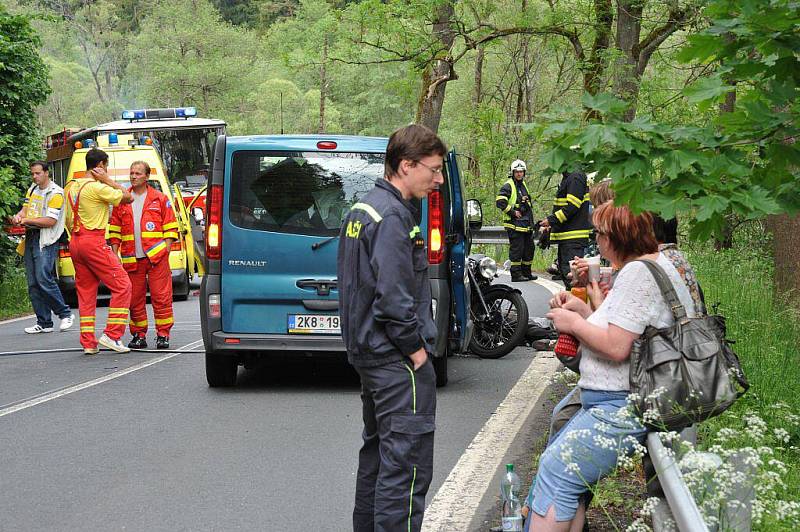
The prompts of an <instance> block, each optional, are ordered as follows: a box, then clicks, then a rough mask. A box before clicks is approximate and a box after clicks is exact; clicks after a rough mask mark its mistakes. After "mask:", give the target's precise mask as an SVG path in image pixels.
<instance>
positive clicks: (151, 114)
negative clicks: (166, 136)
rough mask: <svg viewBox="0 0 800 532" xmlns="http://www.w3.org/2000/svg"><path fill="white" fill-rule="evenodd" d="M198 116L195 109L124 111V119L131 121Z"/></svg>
mask: <svg viewBox="0 0 800 532" xmlns="http://www.w3.org/2000/svg"><path fill="white" fill-rule="evenodd" d="M193 116H197V109H196V108H194V107H167V108H165V109H126V110H125V111H122V119H123V120H130V121H131V122H132V121H134V120H159V119H166V118H190V117H193Z"/></svg>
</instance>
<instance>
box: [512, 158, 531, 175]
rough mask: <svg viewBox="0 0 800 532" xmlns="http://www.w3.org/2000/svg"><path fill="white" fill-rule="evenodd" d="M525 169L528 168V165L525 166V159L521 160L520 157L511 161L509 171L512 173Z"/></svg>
mask: <svg viewBox="0 0 800 532" xmlns="http://www.w3.org/2000/svg"><path fill="white" fill-rule="evenodd" d="M527 169H528V167H527V166H525V161H523V160H522V159H517V160H516V161H514V162H513V163H511V173H512V174H513V173H514V172H515V171H517V170H522V171H523V172H525V171H526V170H527Z"/></svg>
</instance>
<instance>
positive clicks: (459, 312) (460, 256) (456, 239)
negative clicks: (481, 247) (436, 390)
mask: <svg viewBox="0 0 800 532" xmlns="http://www.w3.org/2000/svg"><path fill="white" fill-rule="evenodd" d="M446 164H447V173H448V175H449V177H450V179H449V180H448V182H449V185H450V198H451V205H452V207H451V211H450V212H451V226H450V227H451V229H450V234H449V235H448V238H447V241H448V244H449V245H450V272H451V275H452V278H451V286H452V291H453V303H454V304H453V308H454V314H455V321H456V328H455V330H456V335H455V338H454V340H455V344H456V345H455V346H454V347H455V350H456V351H457V352H459V353H462V352H464V351H465V350H466V348H467V345H468V344H469V340H470V336H471V333H472V321H471V320H470V313H469V306H470V286H469V281H468V279H467V275H466V271H465V269H464V268H465V267H466V257H467V254H468V253H469V242H470V240H469V235H468V234H467V231H468V230H469V225H468V224H467V223H466V217H465V216H466V215H465V209H464V201H465V200H464V184H463V182H462V181H461V172H460V171H459V169H458V163H457V161H456V152H455V150H451V151H450V153H448V154H447V161H446Z"/></svg>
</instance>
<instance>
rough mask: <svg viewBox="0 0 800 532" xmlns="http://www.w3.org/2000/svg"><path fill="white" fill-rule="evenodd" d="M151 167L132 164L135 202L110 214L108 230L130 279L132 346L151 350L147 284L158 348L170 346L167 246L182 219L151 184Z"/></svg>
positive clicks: (174, 235)
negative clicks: (148, 333) (148, 182)
mask: <svg viewBox="0 0 800 532" xmlns="http://www.w3.org/2000/svg"><path fill="white" fill-rule="evenodd" d="M150 171H151V170H150V165H149V164H147V163H146V162H144V161H136V162H134V163H133V164H131V174H130V177H131V188H130V193H131V195H132V196H133V203H131V204H129V205H120V206H119V207H117V208H116V209H114V211H113V212H112V213H111V223H110V225H109V228H108V232H109V238H110V241H111V249H113V250H114V252H115V253H116V252H117V250H120V255H121V257H122V267H123V268H125V271H127V272H128V275H129V276H130V279H131V285H132V290H133V291H132V293H131V321H130V328H131V334H132V335H133V339H132V340H131V341H130V343H129V344H128V347H130V348H131V349H146V348H147V339H146V335H147V309H146V307H145V302H146V299H147V288H148V286H149V287H150V301H151V302H152V303H153V316H154V317H155V321H156V348H158V349H168V348H169V331H170V329H172V324H173V321H174V320H173V318H172V270H170V268H169V250H170V246H172V243H173V242H174V241H175V240H177V239H178V222H177V221H176V220H175V211H174V210H172V204H171V203H170V201H169V199H168V198H167V196H165V195H164V194H163V193H161V192H159V191H158V190H156V189H154V188H153V187H151V186H149V185H148V184H147V180H148V179H149V178H150Z"/></svg>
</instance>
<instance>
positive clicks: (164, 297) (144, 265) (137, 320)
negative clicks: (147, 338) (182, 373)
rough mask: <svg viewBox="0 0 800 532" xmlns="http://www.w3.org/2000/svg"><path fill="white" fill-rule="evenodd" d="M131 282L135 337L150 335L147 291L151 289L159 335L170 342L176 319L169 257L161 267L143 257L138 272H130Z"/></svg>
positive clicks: (137, 262)
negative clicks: (173, 308) (173, 309)
mask: <svg viewBox="0 0 800 532" xmlns="http://www.w3.org/2000/svg"><path fill="white" fill-rule="evenodd" d="M128 275H129V276H130V278H131V286H132V294H131V334H136V333H140V334H145V333H147V309H146V308H145V300H146V298H147V287H148V286H150V302H151V303H152V304H153V316H155V319H156V334H158V335H159V336H166V337H167V338H169V331H170V329H172V324H173V323H174V319H173V317H172V270H170V269H169V257H163V258H162V259H161V260H160V261H158V263H157V264H153V263H152V262H150V259H148V258H147V257H143V258H140V259H136V269H135V270H128Z"/></svg>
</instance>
